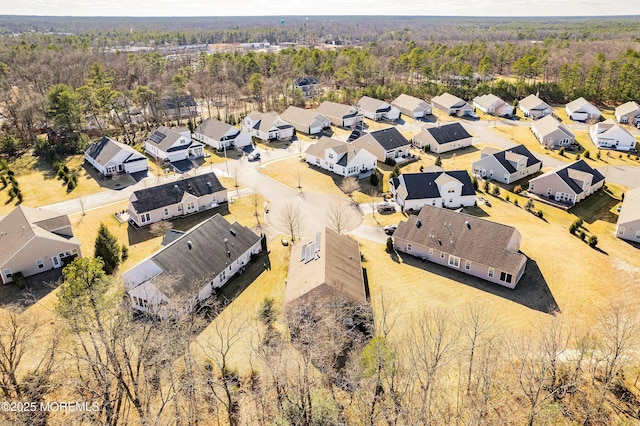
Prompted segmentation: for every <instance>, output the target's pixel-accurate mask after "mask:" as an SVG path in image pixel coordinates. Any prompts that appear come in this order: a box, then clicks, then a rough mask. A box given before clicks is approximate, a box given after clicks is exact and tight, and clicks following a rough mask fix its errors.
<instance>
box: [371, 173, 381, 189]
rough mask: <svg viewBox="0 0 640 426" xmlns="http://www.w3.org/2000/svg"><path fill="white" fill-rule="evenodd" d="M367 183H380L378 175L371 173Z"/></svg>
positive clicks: (376, 184)
mask: <svg viewBox="0 0 640 426" xmlns="http://www.w3.org/2000/svg"><path fill="white" fill-rule="evenodd" d="M369 183H370V184H371V185H373V186H378V183H380V179H379V178H378V175H377V174H375V173H371V176H370V177H369Z"/></svg>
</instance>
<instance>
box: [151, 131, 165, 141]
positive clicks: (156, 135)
mask: <svg viewBox="0 0 640 426" xmlns="http://www.w3.org/2000/svg"><path fill="white" fill-rule="evenodd" d="M166 137H167V135H165V134H164V133H160V132H153V134H152V135H151V136H149V139H150V140H151V141H152V142H155V143H158V144H159V143H160V142H162V140H163V139H164V138H166Z"/></svg>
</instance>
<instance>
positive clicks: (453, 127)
mask: <svg viewBox="0 0 640 426" xmlns="http://www.w3.org/2000/svg"><path fill="white" fill-rule="evenodd" d="M472 142H473V137H472V136H471V135H470V134H469V132H467V129H465V128H464V127H463V126H462V124H460V123H449V124H443V125H438V126H434V127H428V128H425V129H423V130H422V131H421V132H420V133H418V134H417V135H415V136H414V137H413V145H414V146H416V147H418V148H421V149H423V148H428V150H429V151H431V152H435V153H436V154H442V153H443V152H449V151H453V150H455V149H460V148H465V147H468V146H471V143H472Z"/></svg>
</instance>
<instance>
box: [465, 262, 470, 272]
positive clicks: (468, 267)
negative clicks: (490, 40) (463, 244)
mask: <svg viewBox="0 0 640 426" xmlns="http://www.w3.org/2000/svg"><path fill="white" fill-rule="evenodd" d="M464 269H466V270H467V271H469V270H471V262H470V261H468V260H465V261H464Z"/></svg>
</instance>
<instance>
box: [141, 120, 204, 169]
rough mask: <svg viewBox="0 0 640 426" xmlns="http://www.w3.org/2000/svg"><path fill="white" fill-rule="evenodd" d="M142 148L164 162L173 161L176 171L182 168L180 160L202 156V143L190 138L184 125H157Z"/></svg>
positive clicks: (186, 160)
mask: <svg viewBox="0 0 640 426" xmlns="http://www.w3.org/2000/svg"><path fill="white" fill-rule="evenodd" d="M144 150H145V151H146V152H147V153H149V154H151V155H153V156H154V157H155V158H158V159H160V160H163V161H164V162H168V163H175V165H177V166H178V171H183V170H184V167H183V166H182V165H181V162H190V161H191V160H192V159H195V158H200V157H203V156H204V145H202V144H201V143H200V142H197V141H193V140H191V132H190V131H189V129H188V128H186V127H178V128H175V129H170V128H168V127H165V126H160V127H158V128H157V129H156V130H155V131H154V132H153V133H152V134H151V135H150V136H149V138H148V139H147V140H146V141H145V143H144ZM187 168H188V167H187Z"/></svg>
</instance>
